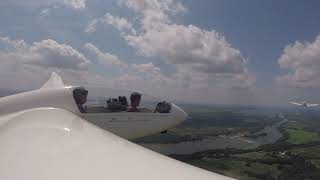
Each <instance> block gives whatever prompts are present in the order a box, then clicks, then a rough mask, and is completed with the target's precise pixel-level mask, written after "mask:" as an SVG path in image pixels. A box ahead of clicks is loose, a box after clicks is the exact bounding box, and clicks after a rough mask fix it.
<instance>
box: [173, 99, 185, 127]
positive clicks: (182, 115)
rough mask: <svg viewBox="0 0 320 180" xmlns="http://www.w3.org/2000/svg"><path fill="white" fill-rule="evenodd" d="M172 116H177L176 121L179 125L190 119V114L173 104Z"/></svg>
mask: <svg viewBox="0 0 320 180" xmlns="http://www.w3.org/2000/svg"><path fill="white" fill-rule="evenodd" d="M172 114H173V115H174V116H175V118H174V119H175V120H176V121H177V124H180V123H182V122H183V121H185V120H186V119H188V117H189V116H188V114H187V113H186V112H185V111H184V110H183V109H181V108H180V107H179V106H177V105H175V104H173V103H172Z"/></svg>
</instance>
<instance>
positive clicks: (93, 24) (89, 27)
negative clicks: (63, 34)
mask: <svg viewBox="0 0 320 180" xmlns="http://www.w3.org/2000/svg"><path fill="white" fill-rule="evenodd" d="M98 23H99V19H93V20H91V21H90V22H89V23H88V25H87V27H86V28H85V30H84V32H86V33H93V32H95V31H96V30H97V28H96V26H97V24H98Z"/></svg>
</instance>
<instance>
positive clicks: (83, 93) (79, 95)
mask: <svg viewBox="0 0 320 180" xmlns="http://www.w3.org/2000/svg"><path fill="white" fill-rule="evenodd" d="M87 95H88V91H87V90H86V89H84V88H83V87H79V88H76V89H75V90H73V98H74V100H75V101H76V104H81V105H82V104H84V103H86V101H87Z"/></svg>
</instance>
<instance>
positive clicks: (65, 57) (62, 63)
mask: <svg viewBox="0 0 320 180" xmlns="http://www.w3.org/2000/svg"><path fill="white" fill-rule="evenodd" d="M1 45H2V47H3V48H2V49H3V52H0V54H1V57H2V59H1V60H2V61H16V62H19V63H24V64H30V65H34V66H42V67H47V68H50V67H54V68H63V69H78V70H81V69H87V68H88V64H89V63H90V62H89V60H88V59H86V57H85V56H84V55H83V54H81V53H80V52H78V51H77V50H75V49H73V48H72V47H71V46H68V45H65V44H59V43H58V42H56V41H54V40H51V39H48V40H43V41H40V42H34V43H33V44H32V45H29V44H27V43H25V42H24V41H23V40H11V39H10V38H8V37H0V47H1ZM5 57H7V58H5Z"/></svg>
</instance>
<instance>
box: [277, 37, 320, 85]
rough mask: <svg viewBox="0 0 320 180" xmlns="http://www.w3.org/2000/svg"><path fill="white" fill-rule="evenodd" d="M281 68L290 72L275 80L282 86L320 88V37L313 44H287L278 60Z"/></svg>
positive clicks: (297, 42)
mask: <svg viewBox="0 0 320 180" xmlns="http://www.w3.org/2000/svg"><path fill="white" fill-rule="evenodd" d="M278 63H279V65H280V67H281V68H283V69H288V70H290V71H291V72H290V73H288V74H286V75H283V76H280V77H278V78H277V82H278V83H279V84H282V85H287V86H293V87H315V86H320V36H318V37H316V39H315V40H314V41H313V42H311V43H310V42H303V43H302V42H299V41H296V42H295V43H294V44H289V45H287V46H286V47H285V48H284V52H283V54H282V55H281V57H280V58H279V59H278Z"/></svg>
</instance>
